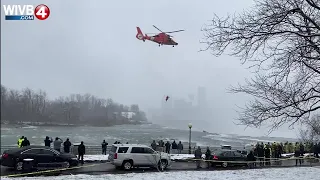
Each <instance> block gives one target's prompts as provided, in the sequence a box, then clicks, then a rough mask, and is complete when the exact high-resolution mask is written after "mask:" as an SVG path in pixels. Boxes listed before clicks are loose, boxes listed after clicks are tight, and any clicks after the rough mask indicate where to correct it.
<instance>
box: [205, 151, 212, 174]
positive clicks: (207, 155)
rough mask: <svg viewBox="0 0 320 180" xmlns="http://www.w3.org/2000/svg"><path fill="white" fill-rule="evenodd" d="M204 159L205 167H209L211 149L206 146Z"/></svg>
mask: <svg viewBox="0 0 320 180" xmlns="http://www.w3.org/2000/svg"><path fill="white" fill-rule="evenodd" d="M205 155H206V161H207V168H208V169H209V168H210V160H212V158H211V151H210V148H209V147H207V151H206V154H205Z"/></svg>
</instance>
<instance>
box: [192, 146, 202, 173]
mask: <svg viewBox="0 0 320 180" xmlns="http://www.w3.org/2000/svg"><path fill="white" fill-rule="evenodd" d="M194 157H195V159H196V165H197V169H199V168H201V166H200V164H201V159H202V152H201V148H200V146H198V149H196V150H195V151H194Z"/></svg>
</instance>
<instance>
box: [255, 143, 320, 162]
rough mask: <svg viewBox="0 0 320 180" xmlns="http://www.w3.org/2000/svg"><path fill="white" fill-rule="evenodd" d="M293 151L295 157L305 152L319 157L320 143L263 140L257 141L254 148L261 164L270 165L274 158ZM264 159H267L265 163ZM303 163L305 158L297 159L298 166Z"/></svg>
mask: <svg viewBox="0 0 320 180" xmlns="http://www.w3.org/2000/svg"><path fill="white" fill-rule="evenodd" d="M291 153H293V154H294V156H295V157H301V156H304V154H305V153H313V155H314V157H316V158H319V153H320V143H302V142H300V143H299V142H296V143H291V142H290V143H289V142H286V143H284V144H283V143H277V142H273V143H270V142H268V143H266V144H264V143H263V142H261V143H257V144H256V145H255V147H254V148H253V155H254V156H256V157H257V159H258V161H260V166H263V165H270V161H271V159H272V158H281V157H282V154H291ZM251 160H252V159H251ZM264 161H266V162H265V163H264ZM298 162H299V164H300V165H301V164H302V162H303V160H302V159H299V160H298V159H296V166H297V165H298Z"/></svg>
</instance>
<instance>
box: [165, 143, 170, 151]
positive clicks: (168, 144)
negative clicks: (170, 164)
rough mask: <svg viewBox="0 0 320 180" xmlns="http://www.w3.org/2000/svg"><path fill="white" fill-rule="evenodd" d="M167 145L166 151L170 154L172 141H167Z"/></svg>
mask: <svg viewBox="0 0 320 180" xmlns="http://www.w3.org/2000/svg"><path fill="white" fill-rule="evenodd" d="M165 146H166V153H168V154H170V149H171V144H170V142H169V141H167V143H166V145H165Z"/></svg>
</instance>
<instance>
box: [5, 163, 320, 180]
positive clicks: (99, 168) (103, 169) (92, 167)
mask: <svg viewBox="0 0 320 180" xmlns="http://www.w3.org/2000/svg"><path fill="white" fill-rule="evenodd" d="M88 165H89V167H88ZM80 166H81V165H80ZM293 166H295V160H288V161H283V162H282V165H281V166H279V165H275V164H273V165H272V167H279V168H281V167H293ZM302 166H307V167H310V163H308V162H306V161H305V162H304V163H303V165H302ZM312 166H320V163H313V164H312ZM202 167H203V169H200V170H208V169H207V168H206V163H202ZM269 167H270V166H264V167H259V164H258V165H257V167H256V168H269ZM230 169H234V170H237V169H247V168H246V167H229V168H219V167H216V168H209V170H230ZM186 170H188V171H193V170H197V169H196V164H195V163H194V162H173V163H172V165H171V167H169V168H168V170H167V171H186ZM132 171H133V172H136V173H143V172H156V171H157V169H150V168H135V169H133V170H132ZM105 173H109V174H110V173H112V174H121V173H127V171H124V170H117V169H115V167H114V166H113V165H112V164H110V163H85V164H84V165H83V166H82V168H78V169H71V170H65V171H58V172H50V173H45V174H38V175H70V174H91V175H98V174H105ZM12 174H19V173H18V172H16V171H14V170H12V169H10V168H7V167H3V166H1V176H7V175H12ZM31 176H34V175H31Z"/></svg>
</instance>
